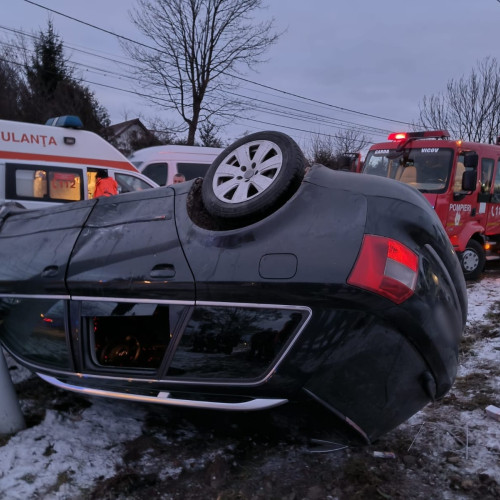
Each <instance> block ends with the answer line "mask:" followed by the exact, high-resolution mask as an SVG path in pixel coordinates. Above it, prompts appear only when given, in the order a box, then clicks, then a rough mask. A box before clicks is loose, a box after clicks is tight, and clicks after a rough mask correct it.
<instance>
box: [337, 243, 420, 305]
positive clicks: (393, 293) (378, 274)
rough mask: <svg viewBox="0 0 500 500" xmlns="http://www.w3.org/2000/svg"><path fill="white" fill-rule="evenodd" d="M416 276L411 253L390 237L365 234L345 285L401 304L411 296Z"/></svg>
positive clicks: (414, 259)
mask: <svg viewBox="0 0 500 500" xmlns="http://www.w3.org/2000/svg"><path fill="white" fill-rule="evenodd" d="M417 275H418V256H417V255H416V254H415V253H414V252H413V251H412V250H410V249H409V248H408V247H406V246H405V245H403V244H402V243H400V242H399V241H396V240H393V239H391V238H384V237H383V236H375V235H372V234H365V236H364V238H363V243H362V245H361V251H360V253H359V255H358V258H357V260H356V263H355V264H354V268H353V270H352V272H351V274H350V276H349V278H348V280H347V283H349V284H350V285H354V286H358V287H360V288H364V289H365V290H370V291H372V292H375V293H378V294H379V295H382V296H384V297H387V298H388V299H390V300H392V301H393V302H395V303H396V304H401V302H404V301H405V300H406V299H408V298H410V297H411V296H412V295H413V292H414V291H415V286H416V284H417Z"/></svg>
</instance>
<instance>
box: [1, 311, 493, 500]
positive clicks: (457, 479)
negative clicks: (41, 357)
mask: <svg viewBox="0 0 500 500" xmlns="http://www.w3.org/2000/svg"><path fill="white" fill-rule="evenodd" d="M499 325H500V302H493V303H492V304H491V310H490V313H489V314H488V315H487V317H486V318H485V322H481V323H479V322H478V323H474V324H471V325H469V326H468V328H467V331H466V332H465V336H464V340H463V342H462V345H461V352H460V360H461V367H462V368H461V371H460V372H459V377H458V378H457V380H456V383H455V385H454V386H453V388H452V390H451V391H450V393H449V394H448V395H447V396H446V397H445V398H444V399H443V400H442V401H440V402H436V403H433V404H431V405H429V406H427V407H426V408H425V409H423V410H422V411H421V412H419V413H418V414H417V415H415V416H414V417H412V418H411V419H410V420H409V421H408V422H406V423H405V424H403V425H401V426H400V427H399V428H397V429H395V430H394V431H392V432H390V433H388V434H387V435H385V436H383V437H382V438H381V439H379V440H378V441H377V442H375V443H373V444H371V445H366V444H365V443H363V442H362V441H361V440H360V439H358V438H357V437H356V436H354V435H352V434H351V433H350V431H349V430H348V429H345V428H343V427H342V425H341V424H340V423H339V422H336V421H335V420H334V418H333V417H332V416H331V414H330V413H328V412H325V411H323V410H322V409H321V408H319V407H313V406H312V405H307V407H303V406H300V405H295V406H292V405H287V406H285V407H281V408H277V409H274V410H272V411H269V412H265V413H258V414H255V413H252V414H245V415H239V414H233V413H231V414H226V413H223V414H220V413H213V412H201V411H194V410H192V411H188V410H170V409H158V408H156V407H151V406H144V407H143V411H144V414H143V417H142V418H141V422H140V425H141V426H142V430H141V432H140V434H139V435H134V436H129V435H128V432H127V427H126V426H125V425H124V428H123V433H122V434H121V435H120V437H119V439H118V440H117V441H119V442H116V443H111V444H110V445H108V448H109V447H110V446H111V447H114V450H116V457H115V458H116V463H115V465H114V471H115V473H114V475H111V476H109V475H108V476H106V477H105V476H102V477H99V476H97V477H96V478H95V480H93V481H92V482H91V483H89V484H86V485H85V486H84V487H81V486H79V487H76V486H74V484H75V478H74V474H75V471H74V470H71V469H70V468H69V469H68V470H67V471H65V472H64V473H59V474H58V475H57V477H54V478H53V481H52V484H50V486H48V487H44V488H43V489H40V490H38V491H36V492H34V494H33V498H35V499H37V498H40V499H41V498H58V499H63V498H64V499H66V498H68V499H69V498H71V499H72V500H73V499H138V500H139V499H141V500H142V499H144V500H151V499H156V498H162V499H177V498H179V499H180V498H182V499H204V500H207V499H214V500H215V499H217V500H229V499H242V500H243V499H245V500H246V499H248V500H250V499H287V500H300V499H339V500H343V499H349V500H351V499H403V498H404V499H408V498H412V499H413V498H422V499H441V498H445V499H446V498H449V499H452V498H453V499H456V498H458V499H460V498H463V499H482V500H483V499H484V500H488V499H498V498H500V445H499V441H500V422H498V421H496V420H493V419H492V418H490V417H488V415H486V412H485V408H486V407H487V406H488V405H495V406H498V407H500V391H499V385H500V362H499V360H500V343H499V342H498V339H499V337H500V327H499ZM485 345H488V346H489V347H488V348H487V349H489V350H490V351H491V349H493V350H495V351H496V352H497V354H496V355H494V356H493V357H492V356H491V352H490V353H489V354H490V355H489V356H486V357H484V356H482V355H481V353H484V352H487V351H485ZM10 366H11V370H13V371H14V370H16V369H17V367H16V365H15V364H12V363H10ZM16 390H17V392H18V394H19V397H20V400H21V404H22V408H23V413H24V414H25V418H26V421H27V425H28V427H31V428H36V426H38V425H39V424H40V423H41V422H43V421H44V419H45V418H46V412H48V411H54V412H56V413H57V415H58V416H59V417H60V418H61V419H65V420H66V421H74V422H77V421H78V420H79V419H82V418H85V412H86V410H87V409H88V408H89V407H91V406H92V405H94V404H96V403H95V400H92V399H87V398H85V397H82V396H79V395H76V394H73V393H68V392H64V391H61V390H59V389H56V388H54V387H52V386H49V385H48V384H46V383H45V382H43V381H42V380H40V379H38V378H37V377H34V376H33V377H29V378H27V379H26V380H23V381H22V382H19V383H18V384H16ZM127 404H130V403H126V402H121V401H119V402H116V405H115V406H113V408H114V410H113V411H115V414H114V415H115V421H114V422H112V423H111V424H110V425H114V426H116V425H118V426H120V418H121V415H123V412H126V411H127ZM40 439H42V438H40ZM88 439H89V440H98V439H99V434H98V433H96V435H95V436H93V435H92V434H90V435H89V436H88ZM314 440H323V441H326V442H325V443H318V442H315V441H314ZM8 442H9V437H4V438H0V460H1V454H2V447H3V446H6V445H7V443H8ZM95 444H96V445H97V444H98V443H95ZM376 452H382V454H383V455H384V456H374V454H375V455H377V453H376ZM75 453H78V450H75ZM43 455H44V456H46V458H47V463H48V461H49V460H55V459H57V447H56V446H55V445H50V446H47V447H46V449H45V451H44V453H43ZM83 459H85V460H92V457H91V456H90V458H89V457H82V460H83ZM39 473H41V472H40V471H38V472H37V471H36V470H33V477H31V478H30V477H29V474H25V475H24V476H23V478H22V479H23V480H25V481H30V479H31V480H32V481H35V477H36V474H39ZM25 476H26V477H25ZM0 482H1V478H0ZM68 492H69V493H68ZM0 496H1V495H0ZM7 497H8V495H7ZM11 498H18V497H17V496H16V495H15V493H13V496H12V497H11ZM8 500H10V498H8Z"/></svg>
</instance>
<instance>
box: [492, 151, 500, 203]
mask: <svg viewBox="0 0 500 500" xmlns="http://www.w3.org/2000/svg"><path fill="white" fill-rule="evenodd" d="M491 201H492V202H493V203H500V160H498V162H497V174H496V176H495V187H494V188H493V196H492V197H491Z"/></svg>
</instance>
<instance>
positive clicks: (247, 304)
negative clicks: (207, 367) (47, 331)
mask: <svg viewBox="0 0 500 500" xmlns="http://www.w3.org/2000/svg"><path fill="white" fill-rule="evenodd" d="M16 297H17V296H16ZM30 297H38V298H41V297H42V296H30ZM43 297H44V296H43ZM52 297H54V298H55V297H56V296H52ZM71 299H72V300H78V301H91V302H103V301H109V302H134V303H151V304H172V305H186V306H214V307H248V308H254V309H257V308H260V309H286V310H295V311H303V312H304V313H306V314H307V317H306V319H305V320H304V322H303V323H302V326H301V327H300V329H299V330H297V333H296V334H295V336H294V337H293V338H292V339H291V341H290V342H289V343H288V345H287V347H286V349H285V350H284V351H283V352H282V353H281V355H280V356H279V358H277V360H276V362H275V363H274V364H272V365H270V368H269V369H268V370H267V371H266V375H265V376H264V377H262V378H259V379H257V380H252V381H248V382H242V381H240V382H233V381H231V382H229V381H224V382H220V381H219V382H218V381H217V379H214V380H213V381H212V380H211V381H208V382H207V381H206V380H202V379H194V378H193V379H183V380H179V379H176V378H172V377H169V378H167V377H166V378H162V379H158V378H138V377H131V376H130V375H128V376H117V375H97V374H91V373H77V372H67V371H61V370H55V369H51V368H48V367H47V368H46V367H44V366H41V365H36V364H32V363H30V362H27V361H25V360H23V364H24V365H25V366H28V367H30V369H31V371H34V372H39V371H40V369H42V370H43V371H44V372H45V373H54V374H59V375H65V376H73V377H79V378H92V379H97V380H98V379H104V380H116V381H126V382H138V383H146V384H148V383H149V384H159V385H163V384H170V385H175V386H186V387H187V386H204V387H211V386H212V387H256V386H259V385H262V384H264V383H266V382H268V381H269V379H270V378H271V377H272V376H273V375H274V373H275V372H276V370H277V369H278V367H279V365H280V364H281V363H282V361H283V359H284V358H285V357H286V355H287V354H288V352H289V351H290V350H291V349H292V347H293V346H294V344H295V343H296V341H297V339H298V338H299V336H300V335H301V333H302V332H303V330H304V329H305V327H306V326H307V324H308V323H309V321H310V319H311V316H312V310H311V308H310V307H308V306H299V305H285V304H256V303H250V302H213V301H197V302H195V301H192V302H191V301H178V300H152V299H140V300H137V299H121V298H117V297H113V298H112V297H85V296H72V297H71ZM14 357H15V356H14Z"/></svg>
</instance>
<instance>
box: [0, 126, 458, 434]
mask: <svg viewBox="0 0 500 500" xmlns="http://www.w3.org/2000/svg"><path fill="white" fill-rule="evenodd" d="M0 262H1V268H0V322H1V324H0V341H1V343H2V345H3V346H4V347H5V348H6V349H7V350H8V351H9V352H10V353H11V354H12V355H13V356H14V357H15V358H16V359H17V360H18V361H19V362H21V363H22V364H24V365H25V366H27V367H28V368H29V369H31V370H32V371H34V372H36V373H37V374H38V375H40V376H41V377H42V378H43V379H45V380H46V381H48V382H50V383H52V384H55V385H57V386H59V387H63V388H65V389H69V390H73V391H78V392H82V393H86V394H91V395H101V396H108V397H119V398H125V399H129V400H137V401H145V402H154V403H160V404H166V405H179V406H189V407H199V408H213V409H229V410H245V411H247V410H258V409H264V408H271V407H274V406H277V405H281V404H283V403H286V402H287V401H300V400H307V399H313V400H315V401H317V402H319V403H321V404H323V405H324V406H325V407H326V408H328V409H329V410H331V411H332V412H333V413H334V414H335V415H337V416H338V417H340V418H342V419H344V420H345V421H347V422H348V423H349V424H350V425H351V426H352V427H353V428H355V429H356V430H357V431H358V432H359V433H360V434H361V435H362V436H363V437H364V438H366V439H367V440H368V441H371V440H373V439H375V438H376V437H378V436H380V435H381V434H383V433H384V432H387V431H388V430H390V429H392V428H394V427H396V426H397V425H398V424H400V423H401V422H403V421H405V420H406V419H407V418H409V417H410V416H411V415H412V414H414V413H415V412H417V411H418V410H419V409H421V408H422V407H423V406H425V405H426V404H427V403H428V402H430V401H432V400H434V399H436V398H440V397H442V396H443V395H444V394H445V393H446V392H447V391H448V390H449V389H450V387H451V385H452V383H453V381H454V378H455V374H456V370H457V352H458V343H459V341H460V337H461V334H462V331H463V328H464V325H465V320H466V313H467V296H466V289H465V282H464V278H463V274H462V271H461V268H460V264H459V262H458V259H457V258H456V256H455V254H454V251H453V249H452V247H451V245H450V242H449V239H448V237H447V235H446V233H445V232H444V230H443V228H442V225H441V223H440V221H439V219H438V218H437V216H436V214H435V213H434V211H433V209H432V207H431V206H430V205H429V203H428V202H427V201H426V200H425V198H424V197H423V196H422V195H421V194H420V193H419V192H418V191H416V190H414V189H413V188H411V187H408V186H406V185H403V184H401V183H399V182H397V181H393V180H390V179H382V178H375V177H372V176H358V175H357V174H354V173H349V172H340V171H332V170H330V169H327V168H325V167H323V166H320V165H313V166H312V167H311V168H309V167H307V168H306V162H305V160H304V157H303V154H302V152H301V151H300V149H299V147H298V146H297V145H296V144H295V142H294V141H293V140H292V139H290V138H289V137H288V136H286V135H284V134H280V133H277V132H261V133H257V134H253V135H251V136H247V137H245V138H243V139H240V140H239V141H237V142H235V143H234V144H233V145H232V146H230V147H228V148H227V149H226V150H225V151H224V152H223V153H221V155H220V156H219V157H218V158H217V159H216V160H215V162H214V163H213V164H212V166H211V167H210V170H209V172H208V174H207V176H206V177H205V178H204V180H203V181H202V180H201V179H196V180H194V181H189V182H185V183H181V184H176V185H175V186H170V187H163V188H158V189H153V190H148V191H143V192H134V193H127V194H123V195H117V196H112V197H109V198H98V199H95V200H88V201H83V202H76V203H75V202H74V203H68V204H65V205H62V206H58V207H55V208H50V209H43V210H34V211H27V210H23V209H21V208H15V207H14V208H12V207H11V206H7V205H5V206H4V207H3V208H2V209H1V211H0Z"/></svg>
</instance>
